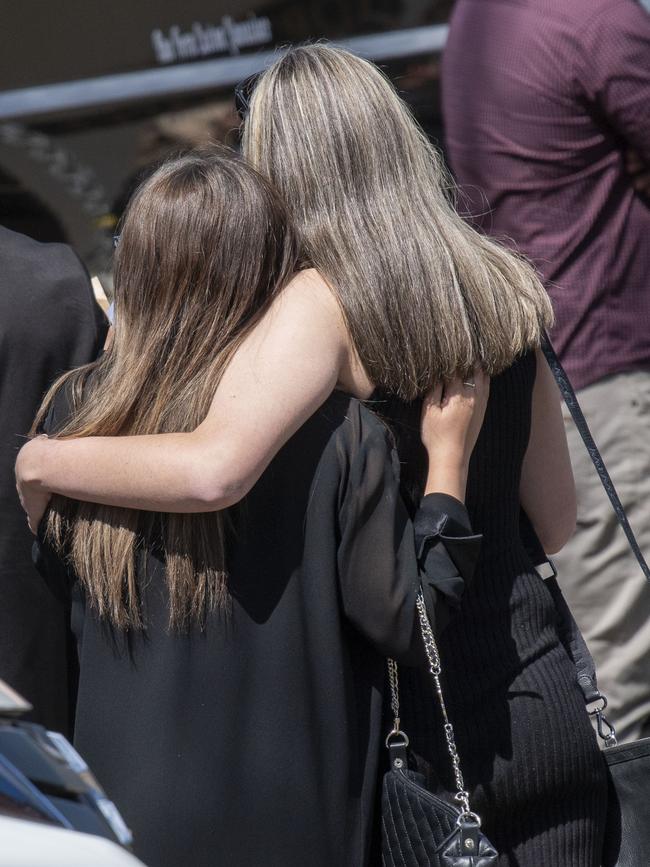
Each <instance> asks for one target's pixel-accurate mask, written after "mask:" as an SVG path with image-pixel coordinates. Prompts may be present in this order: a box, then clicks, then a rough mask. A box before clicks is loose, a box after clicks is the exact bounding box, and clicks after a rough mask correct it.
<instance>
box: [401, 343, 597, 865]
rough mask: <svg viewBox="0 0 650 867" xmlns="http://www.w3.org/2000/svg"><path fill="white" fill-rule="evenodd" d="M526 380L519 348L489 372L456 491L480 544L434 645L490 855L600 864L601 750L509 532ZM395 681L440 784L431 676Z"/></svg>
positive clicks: (442, 767) (544, 604) (551, 614)
mask: <svg viewBox="0 0 650 867" xmlns="http://www.w3.org/2000/svg"><path fill="white" fill-rule="evenodd" d="M534 380H535V356H534V355H533V354H530V355H527V356H525V357H524V358H522V359H521V360H520V361H519V362H518V363H517V364H515V365H514V366H513V367H512V368H511V369H510V370H508V371H506V373H504V374H502V375H501V376H499V377H496V378H495V379H494V380H493V381H492V387H491V392H490V399H489V404H488V409H487V413H486V418H485V423H484V426H483V429H482V431H481V434H480V436H479V440H478V443H477V446H476V449H475V452H474V455H473V457H472V462H471V465H470V474H469V482H468V490H467V498H466V503H467V507H468V511H469V514H470V518H471V521H472V526H473V527H474V529H475V530H476V531H477V532H479V533H482V534H483V544H482V548H481V554H480V557H479V560H478V567H477V570H476V573H475V576H474V579H473V581H472V583H471V585H470V586H469V587H468V588H467V589H466V592H465V595H464V597H463V601H462V604H461V607H460V609H459V611H458V612H457V613H456V614H455V615H454V617H453V618H452V620H451V622H450V624H449V626H448V627H447V629H446V630H445V631H444V632H443V633H442V636H441V637H440V639H439V649H440V655H441V659H442V663H443V668H444V682H445V687H446V695H447V703H448V705H449V713H450V717H451V719H452V722H453V724H454V726H455V730H456V739H457V743H458V750H459V754H460V757H461V765H462V769H463V771H464V775H465V782H466V784H467V787H468V789H469V790H470V792H471V795H472V805H473V807H474V808H475V809H476V810H477V812H479V813H480V814H481V816H482V817H483V824H484V828H485V831H486V833H487V835H488V837H489V838H490V840H491V841H492V842H493V843H494V845H495V846H496V848H497V849H498V850H499V852H500V853H501V857H500V859H499V865H500V867H506V865H508V867H598V865H600V855H601V852H602V839H603V825H604V816H605V807H606V799H607V787H606V778H605V770H604V763H603V761H602V757H601V755H600V753H599V750H598V746H597V743H596V739H595V736H594V733H593V730H592V728H591V724H590V722H589V719H588V716H587V713H586V711H585V705H584V700H583V697H582V693H581V691H580V689H579V688H578V685H577V681H576V672H575V668H574V666H573V664H572V663H571V661H570V660H569V658H568V656H567V654H566V652H565V650H564V647H563V646H562V643H561V641H560V640H559V637H558V624H557V616H556V611H555V607H554V604H553V600H552V598H551V596H550V594H549V592H548V591H547V589H546V587H545V586H544V583H543V581H542V580H541V579H540V578H539V577H538V575H537V573H536V572H535V570H534V569H533V564H532V562H531V559H530V557H529V556H528V554H527V551H526V549H525V548H524V545H523V544H522V541H521V539H520V530H519V528H520V501H519V484H520V476H521V468H522V463H523V459H524V455H525V452H526V448H527V445H528V439H529V433H530V420H531V396H532V389H533V384H534ZM414 425H415V423H413V424H411V433H412V432H413V429H414ZM404 426H405V427H407V425H404ZM402 687H403V701H402V704H403V707H402V722H403V725H404V728H405V729H406V731H407V732H408V733H409V735H410V736H411V743H412V745H413V746H414V749H415V752H416V754H417V756H418V757H419V764H420V765H421V769H423V770H425V771H427V772H429V774H430V782H431V785H432V786H435V785H436V782H437V781H438V780H442V781H443V783H444V785H445V786H446V787H448V788H451V787H453V780H452V778H451V776H450V773H449V770H448V769H449V761H448V758H447V753H446V750H445V746H444V743H443V741H442V739H441V736H440V720H439V719H437V718H436V716H435V713H434V712H433V710H432V709H433V708H434V707H435V703H434V701H433V696H432V694H431V692H430V689H429V683H428V680H427V679H426V678H425V677H421V675H420V673H419V672H415V671H413V670H411V672H410V674H409V672H408V670H405V672H404V674H403V676H402Z"/></svg>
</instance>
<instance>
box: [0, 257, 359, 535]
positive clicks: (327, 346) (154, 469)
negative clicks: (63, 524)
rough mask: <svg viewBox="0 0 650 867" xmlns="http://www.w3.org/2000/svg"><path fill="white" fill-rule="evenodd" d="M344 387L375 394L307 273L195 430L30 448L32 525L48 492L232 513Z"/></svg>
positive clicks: (25, 477)
mask: <svg viewBox="0 0 650 867" xmlns="http://www.w3.org/2000/svg"><path fill="white" fill-rule="evenodd" d="M337 386H338V387H341V388H344V389H346V390H348V391H350V392H352V393H355V394H357V395H358V396H360V397H367V396H368V394H369V390H370V389H371V388H372V386H371V383H370V382H369V381H368V379H367V377H366V376H365V373H364V372H363V369H362V368H361V367H360V365H359V364H358V363H355V360H354V353H353V351H352V349H351V346H350V341H349V338H348V335H347V331H346V328H345V323H344V320H343V315H342V313H341V310H340V308H339V306H338V304H337V302H336V299H335V297H334V295H333V294H332V292H331V290H330V289H329V287H328V286H327V284H325V282H324V281H323V280H322V278H321V277H320V276H319V275H318V274H317V273H316V272H314V271H306V272H302V273H301V274H299V275H297V276H296V278H294V280H293V281H292V282H291V284H290V285H289V286H288V287H287V288H286V289H285V290H284V292H283V293H282V295H281V296H280V297H279V298H278V299H277V300H276V301H275V302H274V304H273V305H272V307H271V309H270V310H269V313H268V314H267V315H266V316H265V317H264V319H263V321H262V322H261V323H260V324H259V325H258V326H257V327H256V329H255V330H254V331H253V332H252V334H251V335H250V337H249V338H248V339H247V340H246V341H245V343H244V344H243V345H242V346H241V348H240V349H239V350H238V352H237V353H236V355H235V356H234V358H233V360H232V361H231V363H230V365H229V367H228V369H227V371H226V373H225V374H224V376H223V378H222V380H221V382H220V384H219V387H218V389H217V392H216V394H215V396H214V400H213V402H212V406H211V408H210V411H209V413H208V416H207V417H206V419H205V421H204V422H203V423H202V424H201V425H199V427H198V428H197V429H196V430H195V431H193V432H191V433H179V434H160V435H155V436H153V435H152V436H128V437H88V438H80V439H74V440H56V439H45V438H39V439H37V440H34V441H32V442H31V443H29V444H27V445H26V446H25V447H24V448H23V450H22V451H21V453H20V455H19V457H18V462H17V465H16V475H17V481H18V487H19V492H20V493H21V497H22V498H23V501H24V503H25V505H26V506H27V511H28V514H29V517H30V524H31V526H32V527H33V526H34V522H35V521H36V522H37V521H38V518H39V515H38V514H37V512H38V510H39V508H41V507H42V508H44V505H43V504H42V502H41V505H39V504H38V498H39V497H40V498H41V501H42V500H43V498H46V497H47V493H48V492H52V493H58V494H63V495H65V496H68V497H72V498H75V499H79V500H87V501H90V502H99V503H106V504H107V505H115V506H122V507H127V508H135V509H149V510H157V511H158V510H159V511H174V512H201V511H213V510H217V509H222V508H226V507H227V506H230V505H232V504H233V503H235V502H237V501H238V500H240V499H241V498H242V497H243V496H244V495H245V494H246V493H247V492H248V491H249V490H250V489H251V488H252V486H253V485H254V484H255V482H256V481H257V479H258V478H259V477H260V475H261V474H262V472H263V471H264V469H265V468H266V466H267V465H268V464H269V462H270V461H271V459H272V458H273V457H274V455H275V454H276V453H277V452H278V450H279V449H280V448H281V447H282V446H283V445H284V443H285V442H286V441H287V440H288V439H289V438H290V437H291V436H292V434H293V433H295V431H296V430H298V428H299V427H300V426H301V425H302V424H303V423H304V422H305V421H306V420H307V419H308V418H309V417H310V416H311V415H312V414H313V413H314V411H315V410H316V409H317V408H318V407H319V406H320V405H321V404H322V403H323V401H324V400H325V399H326V398H327V397H328V396H329V394H330V393H331V392H332V391H333V390H334V389H335V388H336V387H337ZM30 496H31V497H32V498H33V502H34V506H33V507H32V508H30ZM42 508H41V511H42Z"/></svg>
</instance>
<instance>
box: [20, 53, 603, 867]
mask: <svg viewBox="0 0 650 867" xmlns="http://www.w3.org/2000/svg"><path fill="white" fill-rule="evenodd" d="M244 149H245V152H246V155H247V156H248V158H249V159H250V160H251V161H252V162H253V164H254V165H256V166H257V167H258V168H259V169H260V170H261V171H262V172H263V173H264V174H265V175H266V176H267V177H270V178H271V179H272V180H273V181H274V182H275V183H276V185H277V186H278V188H279V189H280V191H281V193H282V195H283V197H284V198H285V201H286V202H287V204H288V206H289V209H290V212H291V215H292V217H293V219H294V222H295V224H296V227H297V230H298V234H299V242H300V254H301V259H302V261H303V262H304V263H307V264H309V265H311V266H313V267H312V269H311V270H306V271H303V272H302V273H301V274H299V275H298V276H297V277H296V278H295V279H294V280H293V281H292V282H291V283H290V284H289V286H288V287H287V289H286V290H285V291H284V292H283V293H282V294H281V295H280V297H279V298H278V299H277V300H276V302H275V303H274V304H273V305H272V308H271V311H270V313H269V315H267V316H266V317H264V319H263V320H262V322H261V323H260V325H259V326H258V328H256V329H255V330H254V331H253V332H252V333H251V335H250V337H249V339H248V340H247V341H245V342H244V343H243V344H242V346H241V347H240V349H239V351H238V352H237V353H236V354H235V355H234V356H233V358H232V361H231V363H230V365H229V367H228V369H227V370H226V371H225V373H224V376H223V378H222V380H221V382H220V386H219V387H218V388H217V390H216V393H215V395H214V398H213V401H212V405H211V407H210V411H209V412H208V415H207V417H206V419H205V421H204V422H203V423H202V424H200V425H199V426H198V427H197V428H196V430H194V431H192V432H190V433H186V434H178V435H169V436H168V437H155V438H152V437H138V438H133V437H129V438H121V439H120V440H109V439H106V438H102V437H98V438H90V439H84V440H75V441H67V442H59V441H57V442H48V441H43V442H41V441H39V440H37V441H35V442H33V443H31V444H29V445H28V446H26V447H25V449H24V450H23V453H22V454H21V457H20V458H19V465H18V475H19V482H20V486H21V490H22V494H23V498H24V501H25V504H26V507H27V511H28V513H29V514H30V516H31V520H32V524H33V523H34V521H35V520H36V519H37V518H38V516H39V514H42V511H43V508H44V504H45V503H46V502H47V499H48V497H49V493H50V492H51V491H54V492H59V493H65V494H67V495H70V496H76V497H80V498H83V499H87V500H92V501H98V502H106V503H112V504H117V505H121V506H133V507H136V508H145V509H161V510H174V509H175V510H185V511H191V510H193V509H199V508H200V509H219V508H222V507H224V506H227V505H230V504H232V503H234V502H237V501H238V500H239V499H241V497H242V496H244V494H245V493H246V492H247V491H249V490H250V489H251V487H252V486H253V485H254V483H255V482H256V480H257V479H258V478H259V476H260V474H261V473H262V471H263V470H264V468H265V467H266V466H267V465H268V462H269V461H270V460H271V458H272V456H273V455H275V454H276V453H277V452H278V450H279V449H280V448H281V447H282V445H283V444H284V443H285V442H286V441H287V439H288V438H289V437H290V436H291V435H292V434H293V433H294V431H296V430H297V429H298V428H299V426H300V425H301V424H302V423H303V422H304V421H305V419H307V418H308V417H309V416H310V415H311V414H312V413H313V412H314V410H315V409H316V408H317V407H318V406H320V405H321V404H322V402H323V401H324V400H325V399H326V397H327V396H328V395H329V394H330V393H331V392H332V390H333V389H336V388H338V389H341V390H344V391H347V392H350V393H352V394H354V395H356V396H358V397H362V398H367V397H369V396H370V395H372V394H373V392H375V390H376V389H381V391H376V392H375V396H376V397H378V396H380V395H381V396H386V395H388V396H389V397H390V398H391V400H390V401H389V402H385V403H383V404H382V409H383V411H384V412H385V413H386V414H388V415H390V416H391V417H392V421H393V426H394V427H396V429H397V430H398V433H399V434H403V435H404V436H403V437H402V440H403V445H404V443H405V445H404V448H403V458H406V459H408V461H409V462H410V465H411V466H413V465H414V462H413V460H412V458H413V456H414V452H413V449H412V448H411V447H410V446H409V444H408V442H407V440H408V438H409V436H410V438H411V441H412V440H413V431H414V428H415V427H416V423H415V421H414V420H413V418H412V416H413V414H415V419H417V416H418V412H419V410H418V408H417V406H415V407H405V406H401V407H399V412H398V410H397V409H395V407H396V406H397V404H396V402H395V400H394V398H395V397H397V398H401V399H403V400H406V401H413V400H417V399H418V398H419V397H420V396H421V395H422V394H423V393H425V392H426V390H427V389H428V388H430V387H431V385H432V384H433V383H435V382H439V381H441V380H445V379H446V378H448V377H450V376H452V375H454V373H455V372H457V371H461V372H467V371H470V370H471V369H472V368H473V367H475V366H480V367H482V368H483V369H485V370H486V371H487V372H488V373H489V374H490V375H492V376H494V377H495V378H494V380H493V382H492V390H491V399H490V403H489V406H488V410H487V416H486V424H485V428H484V431H483V432H482V434H481V436H480V437H479V441H478V445H477V450H476V454H475V457H474V460H473V463H472V466H471V468H470V474H469V482H468V506H469V512H470V515H471V518H472V522H473V523H474V524H475V526H476V528H477V529H480V530H481V531H482V532H483V533H484V534H485V549H484V552H483V554H482V556H481V560H480V563H479V576H478V580H477V581H476V582H475V583H474V584H473V586H472V589H471V592H470V593H468V594H467V597H466V600H465V602H464V605H463V611H462V613H461V614H460V615H459V616H458V617H457V618H456V619H455V621H454V623H453V626H450V627H449V629H448V630H447V631H446V633H445V636H444V640H443V647H442V651H443V653H444V657H445V659H446V660H448V661H447V667H448V669H449V683H450V687H449V688H450V690H451V693H452V696H451V697H452V707H453V710H454V722H455V723H456V726H457V729H458V739H459V747H460V751H461V755H462V756H463V761H464V763H465V765H466V780H467V781H468V782H469V783H470V785H471V788H472V790H473V797H474V801H473V803H475V804H476V805H477V809H478V811H479V812H481V813H483V814H484V819H485V827H486V830H487V833H488V835H489V837H490V838H491V839H492V841H493V842H494V843H495V845H496V846H497V848H498V849H499V850H500V851H501V852H502V853H503V854H502V859H501V863H502V864H503V865H506V864H508V865H515V864H516V865H518V867H539V865H540V864H544V865H545V867H546V865H548V867H593V865H597V864H598V863H599V857H600V847H601V833H602V817H603V804H604V801H605V792H606V789H605V779H604V774H603V766H602V761H601V759H600V756H599V754H598V751H597V746H596V743H595V739H594V737H593V733H592V731H591V728H590V725H589V722H588V719H587V718H586V716H585V712H584V707H583V706H582V702H581V695H580V692H579V690H578V687H577V685H576V683H575V674H574V671H573V669H572V666H571V663H570V661H569V659H568V657H567V655H566V653H565V652H564V649H563V647H562V645H561V642H560V640H559V637H558V633H557V624H556V614H555V609H554V606H553V603H552V600H551V597H550V595H549V594H548V593H547V592H546V589H545V588H544V586H543V584H542V582H541V580H540V579H539V578H538V576H537V573H536V572H535V570H534V569H533V564H532V562H531V561H530V558H529V557H528V555H527V553H526V551H525V550H524V547H523V545H522V544H521V541H520V538H519V514H520V506H523V507H524V509H525V511H526V512H527V513H528V516H529V517H530V519H531V521H532V523H533V525H534V527H535V530H536V531H537V534H538V536H539V538H540V540H541V542H542V544H543V545H544V547H545V549H546V550H547V551H548V552H549V553H550V552H553V551H556V550H558V549H559V548H561V547H562V545H563V544H564V543H565V541H566V540H567V539H568V537H569V536H570V535H571V532H572V530H573V526H574V523H575V508H576V506H575V492H574V487H573V479H572V475H571V468H570V463H569V459H568V452H567V448H566V441H565V436H564V429H563V425H562V420H561V413H560V405H559V397H558V394H557V391H556V389H555V386H554V383H553V380H552V377H551V375H550V371H549V370H548V368H547V366H546V364H545V362H544V360H543V357H542V355H541V353H540V352H539V350H538V347H539V345H540V341H541V337H542V334H543V330H544V328H545V327H546V326H547V325H548V324H549V323H550V321H551V309H550V303H549V300H548V297H547V296H546V293H545V292H544V290H543V288H542V286H541V284H540V282H539V280H538V279H537V277H536V275H535V274H534V272H533V271H532V269H531V268H530V267H529V266H528V265H527V264H526V263H525V262H523V261H522V260H521V259H519V258H517V257H516V256H514V255H512V254H511V253H509V252H507V251H506V250H505V249H503V248H501V247H500V246H499V245H497V244H495V243H494V242H492V241H491V240H490V239H488V238H486V237H483V236H480V235H478V234H477V233H475V232H474V231H473V230H472V229H471V228H470V227H469V226H468V225H466V224H465V223H464V222H463V221H462V220H461V219H460V218H459V217H458V215H457V214H456V212H455V210H454V208H453V202H452V199H451V196H450V191H451V182H450V181H449V179H448V177H447V176H446V174H445V173H444V171H443V169H442V166H441V160H440V157H439V155H438V154H437V152H436V151H435V150H434V149H433V148H432V146H431V145H430V143H429V142H428V141H427V139H426V137H425V136H424V134H423V133H422V131H421V130H420V129H419V128H418V127H417V126H416V124H415V123H414V121H413V119H412V117H411V116H410V114H409V112H408V110H407V108H406V106H405V105H404V104H403V103H402V102H401V101H400V99H399V98H398V97H397V95H396V93H395V92H394V90H393V88H392V87H391V85H390V84H389V82H388V81H387V80H386V79H385V78H384V77H383V76H382V74H381V73H380V72H379V71H378V70H377V69H376V68H374V67H373V66H372V65H371V64H369V63H367V62H365V61H363V60H361V59H359V58H356V57H354V56H352V55H351V54H348V53H346V52H345V51H341V50H338V49H334V48H331V47H328V46H325V45H313V46H308V47H303V48H297V49H294V50H292V51H289V52H287V53H286V54H285V55H283V56H282V57H281V58H279V59H278V60H277V61H276V62H275V63H274V64H273V65H272V66H271V67H270V68H269V69H268V70H267V71H266V72H265V73H264V74H263V75H262V76H261V77H260V78H259V79H258V81H257V82H256V84H255V86H254V88H253V90H252V95H251V98H250V110H249V113H248V116H247V118H246V121H245V124H244ZM398 415H399V416H401V417H402V421H399V419H398ZM421 706H422V707H426V705H421ZM429 722H430V721H429V720H427V719H424V720H423V731H424V733H425V737H423V738H420V739H418V747H419V752H420V753H421V754H422V756H423V759H426V760H428V762H427V764H428V765H429V766H432V767H433V768H434V770H435V766H436V756H437V747H438V745H437V742H436V741H435V740H434V736H433V734H432V733H431V731H430V726H429Z"/></svg>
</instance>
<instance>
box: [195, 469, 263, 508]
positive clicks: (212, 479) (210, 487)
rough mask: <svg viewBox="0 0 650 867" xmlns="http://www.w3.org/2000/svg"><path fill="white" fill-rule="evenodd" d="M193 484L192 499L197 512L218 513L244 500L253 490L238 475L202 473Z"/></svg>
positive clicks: (250, 485)
mask: <svg viewBox="0 0 650 867" xmlns="http://www.w3.org/2000/svg"><path fill="white" fill-rule="evenodd" d="M197 475H198V477H197V478H196V479H195V480H194V481H193V482H192V485H191V492H190V499H191V500H192V503H193V505H194V508H193V511H196V512H218V511H220V510H221V509H227V508H228V507H229V506H234V505H236V504H237V503H239V502H240V500H243V499H244V497H245V496H246V494H247V493H248V492H249V491H250V489H251V488H252V484H248V482H247V480H246V479H245V478H243V477H240V476H238V475H237V474H233V473H232V472H231V473H226V472H224V473H216V472H207V473H206V472H202V473H199V474H197Z"/></svg>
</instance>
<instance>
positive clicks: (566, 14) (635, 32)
mask: <svg viewBox="0 0 650 867" xmlns="http://www.w3.org/2000/svg"><path fill="white" fill-rule="evenodd" d="M442 74H443V80H442V95H443V111H444V119H445V126H446V135H447V146H448V156H449V161H450V165H451V167H452V170H453V172H454V174H455V175H456V178H457V180H458V182H459V184H460V185H461V189H462V195H461V209H462V210H464V207H465V206H466V207H467V209H468V210H469V212H470V213H471V214H472V215H473V219H474V221H475V222H476V223H477V224H478V225H479V226H480V227H481V228H482V229H483V230H484V231H486V232H489V233H490V234H493V235H496V236H497V237H500V238H502V239H508V240H507V243H513V244H514V245H515V246H516V247H517V248H518V249H519V250H520V251H521V252H523V253H525V254H526V255H527V256H528V257H529V258H530V259H532V261H533V262H534V263H535V265H536V266H537V267H538V268H539V269H540V271H541V273H542V274H543V275H544V278H545V281H546V285H547V287H548V289H549V292H550V293H551V296H552V298H553V302H554V306H555V312H556V317H557V325H556V328H555V330H554V333H553V338H554V343H555V345H556V349H557V350H558V352H559V354H560V356H561V357H562V359H563V361H564V363H565V365H566V368H567V372H568V373H569V375H570V377H571V379H572V381H573V383H574V385H575V386H576V387H577V388H582V387H583V386H585V385H588V384H589V383H592V382H595V381H597V380H599V379H601V378H602V377H604V376H607V375H609V374H613V373H618V372H621V371H625V370H631V369H636V368H639V367H648V368H650V200H649V199H647V198H643V197H641V196H640V195H639V194H638V193H636V192H635V191H634V189H633V186H632V183H631V180H630V177H629V176H628V174H627V173H626V171H625V166H624V151H625V148H626V147H627V146H632V147H634V148H635V149H636V150H637V151H638V153H639V154H640V156H641V157H642V159H643V160H644V162H645V163H646V165H647V166H648V170H649V171H650V16H649V15H648V13H647V12H646V11H645V10H644V9H643V8H641V7H640V6H638V5H637V3H636V2H634V0H458V2H457V5H456V7H455V9H454V13H453V16H452V20H451V28H450V35H449V41H448V43H447V47H446V49H445V55H444V58H443V70H442Z"/></svg>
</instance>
